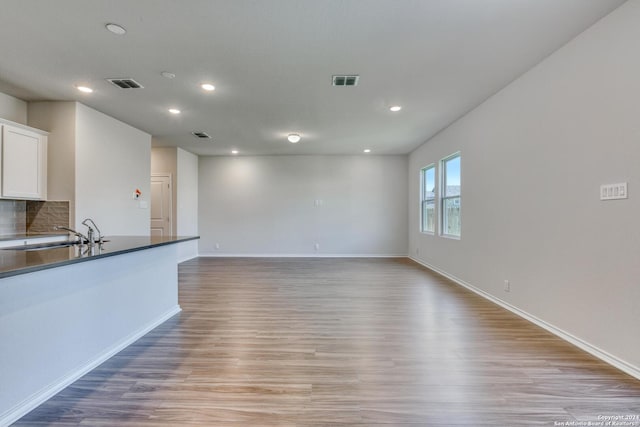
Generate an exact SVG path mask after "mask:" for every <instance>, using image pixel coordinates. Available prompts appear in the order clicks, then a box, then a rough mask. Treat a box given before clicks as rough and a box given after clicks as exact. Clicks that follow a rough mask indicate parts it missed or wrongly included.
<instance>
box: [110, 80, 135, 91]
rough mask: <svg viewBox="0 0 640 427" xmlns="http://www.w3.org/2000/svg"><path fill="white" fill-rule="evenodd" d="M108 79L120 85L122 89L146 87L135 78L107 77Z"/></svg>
mask: <svg viewBox="0 0 640 427" xmlns="http://www.w3.org/2000/svg"><path fill="white" fill-rule="evenodd" d="M107 81H108V82H111V83H113V84H114V85H116V86H118V87H119V88H120V89H142V88H144V86H142V85H141V84H140V83H138V82H137V81H135V80H133V79H107Z"/></svg>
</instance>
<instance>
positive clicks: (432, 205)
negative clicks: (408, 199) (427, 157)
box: [420, 165, 436, 233]
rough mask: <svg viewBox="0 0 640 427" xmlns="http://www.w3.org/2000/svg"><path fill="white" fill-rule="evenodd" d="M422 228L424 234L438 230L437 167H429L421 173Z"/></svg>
mask: <svg viewBox="0 0 640 427" xmlns="http://www.w3.org/2000/svg"><path fill="white" fill-rule="evenodd" d="M420 201H421V216H422V221H421V228H420V230H421V231H422V232H423V233H434V232H435V230H436V221H435V216H436V166H435V165H429V166H427V167H425V168H423V169H422V170H421V171H420Z"/></svg>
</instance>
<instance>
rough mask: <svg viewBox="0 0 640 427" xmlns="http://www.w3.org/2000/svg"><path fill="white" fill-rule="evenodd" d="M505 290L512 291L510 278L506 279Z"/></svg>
mask: <svg viewBox="0 0 640 427" xmlns="http://www.w3.org/2000/svg"><path fill="white" fill-rule="evenodd" d="M504 291H505V292H511V283H509V281H508V280H505V281H504Z"/></svg>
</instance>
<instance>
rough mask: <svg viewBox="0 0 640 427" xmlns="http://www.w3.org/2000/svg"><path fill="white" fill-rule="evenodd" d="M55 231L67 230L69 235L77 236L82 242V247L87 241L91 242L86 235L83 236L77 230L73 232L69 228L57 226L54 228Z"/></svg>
mask: <svg viewBox="0 0 640 427" xmlns="http://www.w3.org/2000/svg"><path fill="white" fill-rule="evenodd" d="M53 229H54V230H65V231H68V232H69V233H71V234H73V235H74V236H76V237H77V238H78V241H79V242H80V244H81V245H82V244H84V242H85V241H87V242H88V241H89V239H88V238H87V237H86V236H85V235H84V234H82V233H80V232H78V231H76V230H73V229H71V228H69V227H63V226H62V225H55V226H54V227H53Z"/></svg>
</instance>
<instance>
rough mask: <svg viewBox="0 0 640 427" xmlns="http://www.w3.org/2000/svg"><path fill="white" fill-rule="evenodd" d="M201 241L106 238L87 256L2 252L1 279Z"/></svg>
mask: <svg viewBox="0 0 640 427" xmlns="http://www.w3.org/2000/svg"><path fill="white" fill-rule="evenodd" d="M38 237H43V236H42V235H41V236H38ZM199 238H200V237H199V236H165V237H158V236H106V237H105V240H107V242H105V243H103V244H102V248H101V249H98V247H97V246H96V248H95V250H94V253H93V254H91V253H88V251H87V247H86V246H84V249H85V252H84V253H83V254H79V251H78V247H77V246H71V247H62V248H55V249H46V250H38V251H24V250H11V249H0V278H3V277H10V276H16V275H18V274H25V273H32V272H34V271H40V270H46V269H48V268H55V267H61V266H63V265H69V264H75V263H77V262H84V261H91V260H95V259H99V258H105V257H110V256H114V255H121V254H126V253H128V252H134V251H141V250H144V249H149V248H154V247H157V246H164V245H171V244H175V243H180V242H187V241H189V240H196V239H199Z"/></svg>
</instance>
